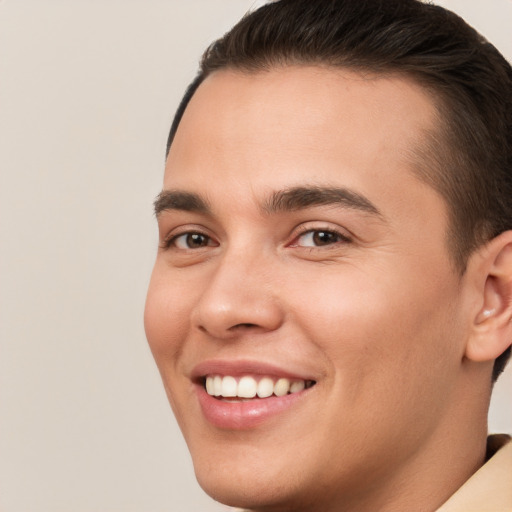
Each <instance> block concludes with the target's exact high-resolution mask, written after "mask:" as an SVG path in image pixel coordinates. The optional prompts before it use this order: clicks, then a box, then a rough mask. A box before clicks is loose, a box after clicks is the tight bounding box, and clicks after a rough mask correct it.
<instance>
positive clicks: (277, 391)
mask: <svg viewBox="0 0 512 512" xmlns="http://www.w3.org/2000/svg"><path fill="white" fill-rule="evenodd" d="M288 391H290V381H289V380H288V379H279V380H278V381H277V382H276V384H275V386H274V395H276V396H284V395H287V394H288Z"/></svg>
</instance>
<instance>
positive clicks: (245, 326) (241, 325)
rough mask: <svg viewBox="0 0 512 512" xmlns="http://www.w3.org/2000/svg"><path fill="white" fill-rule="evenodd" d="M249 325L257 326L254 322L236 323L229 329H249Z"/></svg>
mask: <svg viewBox="0 0 512 512" xmlns="http://www.w3.org/2000/svg"><path fill="white" fill-rule="evenodd" d="M251 327H258V326H257V325H256V324H246V323H243V324H236V325H233V327H231V329H250V328H251Z"/></svg>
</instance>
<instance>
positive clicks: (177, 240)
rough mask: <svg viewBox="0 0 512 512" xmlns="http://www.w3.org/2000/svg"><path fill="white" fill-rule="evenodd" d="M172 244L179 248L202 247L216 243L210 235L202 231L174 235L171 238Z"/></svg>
mask: <svg viewBox="0 0 512 512" xmlns="http://www.w3.org/2000/svg"><path fill="white" fill-rule="evenodd" d="M171 245H174V246H175V247H177V248H178V249H200V248H201V247H208V246H210V245H214V244H213V243H212V239H211V238H210V237H209V236H207V235H203V234H202V233H183V234H182V235H178V236H176V237H174V238H173V239H172V240H171Z"/></svg>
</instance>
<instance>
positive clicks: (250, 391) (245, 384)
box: [237, 377, 258, 398]
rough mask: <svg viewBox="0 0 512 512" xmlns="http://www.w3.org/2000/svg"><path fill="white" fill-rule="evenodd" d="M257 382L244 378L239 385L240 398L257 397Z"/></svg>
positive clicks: (250, 378)
mask: <svg viewBox="0 0 512 512" xmlns="http://www.w3.org/2000/svg"><path fill="white" fill-rule="evenodd" d="M257 386H258V385H257V384H256V381H255V380H254V379H253V378H252V377H242V378H241V379H240V382H239V383H238V393H237V395H238V396H239V397H240V398H253V397H255V396H256V389H257Z"/></svg>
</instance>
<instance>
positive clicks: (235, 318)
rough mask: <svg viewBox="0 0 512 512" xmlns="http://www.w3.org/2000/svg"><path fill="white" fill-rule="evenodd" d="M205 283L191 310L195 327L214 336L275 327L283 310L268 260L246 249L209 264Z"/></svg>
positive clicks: (240, 333) (232, 335) (230, 336)
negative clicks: (210, 266) (251, 253)
mask: <svg viewBox="0 0 512 512" xmlns="http://www.w3.org/2000/svg"><path fill="white" fill-rule="evenodd" d="M212 267H213V268H212V269H211V270H210V273H209V275H208V283H207V285H206V287H205V289H204V290H203V293H202V294H201V296H200V298H199V301H198V303H197V305H196V307H195V309H194V311H193V313H192V322H193V323H194V325H195V327H196V328H198V329H200V330H201V331H203V332H206V333H208V334H209V335H210V336H212V337H214V338H218V339H230V338H235V337H237V336H240V335H242V334H243V333H247V332H249V331H251V332H255V333H256V332H258V333H264V332H269V331H273V330H276V329H278V328H279V327H280V325H281V324H282V321H283V311H282V307H281V304H280V301H279V300H278V297H277V294H276V293H275V290H276V289H277V287H276V279H275V278H274V276H273V270H272V264H271V262H265V260H264V258H262V257H261V256H260V257H258V256H256V257H252V258H251V257H250V256H249V255H248V254H247V252H245V254H244V253H238V254H232V255H226V256H225V257H223V258H221V259H220V260H219V261H217V262H215V263H213V264H212Z"/></svg>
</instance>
